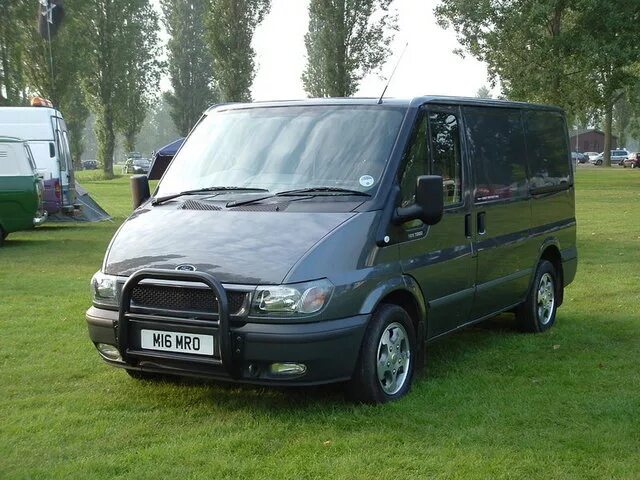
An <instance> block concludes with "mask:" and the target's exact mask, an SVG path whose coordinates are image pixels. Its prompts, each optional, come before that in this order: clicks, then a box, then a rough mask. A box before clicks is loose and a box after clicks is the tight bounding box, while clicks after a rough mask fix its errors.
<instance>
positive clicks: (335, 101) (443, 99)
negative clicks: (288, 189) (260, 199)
mask: <svg viewBox="0 0 640 480" xmlns="http://www.w3.org/2000/svg"><path fill="white" fill-rule="evenodd" d="M378 101H379V98H374V97H363V98H358V97H350V98H308V99H302V100H279V101H266V102H253V103H223V104H218V105H213V106H212V107H210V108H209V109H208V110H207V112H211V111H214V110H217V111H224V110H236V109H245V108H258V107H289V106H312V105H377V104H378ZM425 103H446V104H448V105H472V106H487V107H500V108H526V109H535V110H551V111H555V112H559V113H563V110H562V109H561V108H560V107H557V106H554V105H543V104H536V103H526V102H512V101H509V100H496V99H492V98H475V97H450V96H444V95H425V96H422V97H414V98H386V97H385V98H383V99H382V104H381V105H385V106H396V107H406V108H409V107H419V106H421V105H424V104H425Z"/></svg>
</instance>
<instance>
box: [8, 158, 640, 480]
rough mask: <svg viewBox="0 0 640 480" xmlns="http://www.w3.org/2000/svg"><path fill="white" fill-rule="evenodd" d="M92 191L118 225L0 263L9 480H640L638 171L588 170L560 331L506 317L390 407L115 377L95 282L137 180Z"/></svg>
mask: <svg viewBox="0 0 640 480" xmlns="http://www.w3.org/2000/svg"><path fill="white" fill-rule="evenodd" d="M80 181H81V182H82V183H83V185H84V186H85V188H87V189H88V190H89V191H90V192H91V193H92V195H93V196H94V197H95V198H96V200H97V201H98V202H99V203H101V204H102V205H103V206H104V207H105V208H106V210H107V211H109V212H110V213H111V214H112V215H113V216H114V222H104V223H99V224H93V225H55V224H47V225H45V226H43V227H42V228H39V229H37V230H35V231H31V232H24V233H16V234H12V235H11V236H10V237H9V238H8V240H7V242H6V244H5V247H3V248H2V249H0V330H1V332H2V333H1V337H0V478H2V479H4V478H7V479H13V478H18V479H20V478H41V479H53V478H65V479H66V478H105V479H112V478H116V479H130V478H136V479H138V478H141V479H147V478H148V479H154V480H155V479H162V478H180V479H182V478H198V479H205V478H206V479H212V478H213V479H222V478H250V479H253V478H255V479H258V478H362V479H370V478H393V479H396V478H400V479H405V478H420V479H424V478H452V479H453V478H459V479H473V478H478V479H480V478H482V479H485V478H509V479H511V478H514V479H515V478H523V479H530V478H572V479H591V478H603V479H604V478H607V479H608V478H616V479H617V478H624V479H637V478H640V373H639V369H640V365H639V360H640V319H639V318H638V312H639V310H640V309H639V308H638V305H639V304H640V269H639V268H638V267H639V265H640V208H639V205H640V172H639V171H637V170H630V169H626V170H617V169H583V170H582V169H581V170H579V172H578V179H577V210H578V212H577V215H578V222H579V224H578V248H579V256H580V261H579V269H578V275H577V278H576V280H575V282H574V283H573V284H572V285H571V286H570V287H569V288H568V289H567V292H566V301H565V304H564V305H563V306H562V308H561V309H560V310H559V314H558V323H557V325H556V326H555V327H554V328H553V329H552V330H551V331H550V332H548V333H546V334H543V335H524V334H520V333H518V332H516V331H515V330H514V329H513V319H512V317H511V316H508V315H504V316H503V317H501V318H497V319H494V320H491V321H489V322H486V323H484V324H482V325H480V326H478V327H476V328H472V329H469V330H467V331H465V332H463V333H460V334H456V335H453V336H451V337H449V338H447V339H445V340H443V341H442V342H440V343H438V344H436V345H434V346H433V347H432V348H431V349H430V351H429V359H428V364H427V369H426V371H425V373H424V374H423V375H422V376H421V377H419V378H418V379H417V381H416V384H415V387H414V389H413V391H412V393H411V394H410V395H409V396H408V397H406V398H405V399H403V400H402V401H400V402H397V403H394V404H389V405H384V406H380V407H368V406H355V405H351V404H349V403H346V402H345V401H344V400H343V397H342V395H341V393H340V390H339V389H338V388H335V387H329V388H314V389H299V390H293V391H286V390H284V391H283V390H274V389H263V388H250V387H232V386H221V385H211V384H184V385H178V384H167V383H150V382H139V381H134V380H132V379H130V378H129V377H128V376H127V375H126V374H125V373H124V372H122V371H120V370H116V369H114V368H111V367H109V366H107V365H105V364H103V363H102V361H101V360H100V359H99V357H98V355H97V353H96V352H95V351H94V347H93V346H92V345H91V342H90V341H89V339H88V336H87V332H86V327H85V320H84V311H85V309H86V308H87V306H88V305H89V289H88V281H89V278H90V277H91V275H92V274H93V272H95V271H96V270H97V269H98V268H99V267H100V264H101V261H102V257H103V255H104V252H105V249H106V246H107V244H108V242H109V240H110V238H111V236H112V234H113V233H114V232H115V230H116V228H117V227H118V225H119V224H120V223H121V221H122V220H123V219H124V217H125V216H126V215H127V214H128V212H129V211H130V209H131V207H130V199H129V193H128V179H127V178H125V177H121V178H116V179H115V180H111V181H100V180H96V179H92V178H90V177H87V178H82V179H81V180H80Z"/></svg>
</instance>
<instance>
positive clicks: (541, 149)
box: [526, 112, 569, 188]
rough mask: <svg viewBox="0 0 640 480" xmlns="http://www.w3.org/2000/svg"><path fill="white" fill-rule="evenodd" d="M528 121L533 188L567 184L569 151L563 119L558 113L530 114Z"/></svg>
mask: <svg viewBox="0 0 640 480" xmlns="http://www.w3.org/2000/svg"><path fill="white" fill-rule="evenodd" d="M526 120H527V149H528V157H529V167H530V169H531V188H541V187H554V186H559V185H561V184H563V183H567V182H568V181H569V147H568V145H567V137H566V131H565V122H564V119H563V118H562V115H560V114H559V113H555V112H527V113H526Z"/></svg>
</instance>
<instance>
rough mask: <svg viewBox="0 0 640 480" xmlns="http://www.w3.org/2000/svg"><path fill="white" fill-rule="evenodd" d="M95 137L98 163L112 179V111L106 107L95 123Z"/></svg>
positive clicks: (113, 139) (113, 136)
mask: <svg viewBox="0 0 640 480" xmlns="http://www.w3.org/2000/svg"><path fill="white" fill-rule="evenodd" d="M96 137H97V140H98V162H101V163H102V168H103V170H104V174H105V176H106V177H107V178H113V152H114V150H115V144H116V135H115V132H114V129H113V110H112V108H111V106H110V105H106V106H105V108H104V110H103V111H102V112H101V114H100V116H99V118H98V119H97V121H96Z"/></svg>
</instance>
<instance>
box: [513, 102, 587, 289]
mask: <svg viewBox="0 0 640 480" xmlns="http://www.w3.org/2000/svg"><path fill="white" fill-rule="evenodd" d="M525 125H526V135H527V160H528V164H529V172H530V183H531V188H530V191H531V195H532V202H531V234H532V238H533V240H534V241H535V242H536V244H537V245H539V246H543V245H545V244H548V243H553V244H554V245H556V246H557V248H558V249H559V250H560V255H561V257H562V263H563V272H562V274H563V277H564V278H563V280H564V284H565V285H568V284H569V283H570V282H571V281H572V280H573V277H574V276H575V271H576V266H577V250H576V218H575V192H574V179H573V169H572V168H571V155H570V148H569V140H568V133H567V128H566V120H565V118H564V117H563V116H562V115H561V114H560V113H557V112H545V111H527V112H525ZM534 267H535V266H534Z"/></svg>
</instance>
